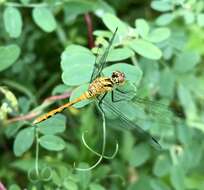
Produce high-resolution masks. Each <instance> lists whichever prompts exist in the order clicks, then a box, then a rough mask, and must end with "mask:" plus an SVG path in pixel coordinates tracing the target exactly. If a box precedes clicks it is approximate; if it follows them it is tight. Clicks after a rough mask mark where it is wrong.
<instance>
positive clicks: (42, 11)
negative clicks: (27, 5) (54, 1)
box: [32, 7, 57, 32]
mask: <svg viewBox="0 0 204 190" xmlns="http://www.w3.org/2000/svg"><path fill="white" fill-rule="evenodd" d="M32 16H33V19H34V21H35V23H36V24H37V25H38V26H39V27H40V28H41V29H42V30H43V31H45V32H52V31H54V30H55V29H56V27H57V24H56V21H55V17H54V16H53V14H52V12H51V11H50V10H49V9H48V8H46V7H37V8H34V9H33V12H32Z"/></svg>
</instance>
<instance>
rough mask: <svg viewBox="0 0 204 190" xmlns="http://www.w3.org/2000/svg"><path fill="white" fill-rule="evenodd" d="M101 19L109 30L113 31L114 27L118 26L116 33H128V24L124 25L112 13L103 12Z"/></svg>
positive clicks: (122, 34)
mask: <svg viewBox="0 0 204 190" xmlns="http://www.w3.org/2000/svg"><path fill="white" fill-rule="evenodd" d="M102 20H103V22H104V24H105V25H106V27H107V28H108V29H109V30H111V31H112V32H114V31H115V29H116V28H118V34H119V35H121V36H124V35H127V34H128V29H129V28H128V25H126V24H125V23H124V22H122V21H121V20H120V19H119V18H118V17H116V16H115V15H113V14H110V13H107V14H104V15H103V17H102Z"/></svg>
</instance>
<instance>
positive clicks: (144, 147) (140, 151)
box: [129, 143, 150, 167]
mask: <svg viewBox="0 0 204 190" xmlns="http://www.w3.org/2000/svg"><path fill="white" fill-rule="evenodd" d="M149 158H150V147H149V146H148V144H145V143H141V144H139V145H137V146H136V147H135V148H134V149H133V150H132V154H131V155H130V158H129V163H130V165H131V166H134V167H137V166H141V165H142V164H144V163H145V162H146V161H147V160H148V159H149Z"/></svg>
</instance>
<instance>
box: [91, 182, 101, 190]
mask: <svg viewBox="0 0 204 190" xmlns="http://www.w3.org/2000/svg"><path fill="white" fill-rule="evenodd" d="M90 190H105V188H104V187H102V186H101V185H99V184H97V183H91V184H90Z"/></svg>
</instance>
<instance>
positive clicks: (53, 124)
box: [37, 114, 65, 135]
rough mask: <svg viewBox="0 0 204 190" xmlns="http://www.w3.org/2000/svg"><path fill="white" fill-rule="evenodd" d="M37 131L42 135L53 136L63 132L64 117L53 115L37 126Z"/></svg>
mask: <svg viewBox="0 0 204 190" xmlns="http://www.w3.org/2000/svg"><path fill="white" fill-rule="evenodd" d="M37 126H38V130H39V131H40V132H41V133H43V134H44V135H53V134H56V133H62V132H64V131H65V117H64V116H63V115H61V114H57V115H54V116H53V117H51V118H49V119H47V120H45V121H43V122H40V123H38V124H37Z"/></svg>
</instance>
